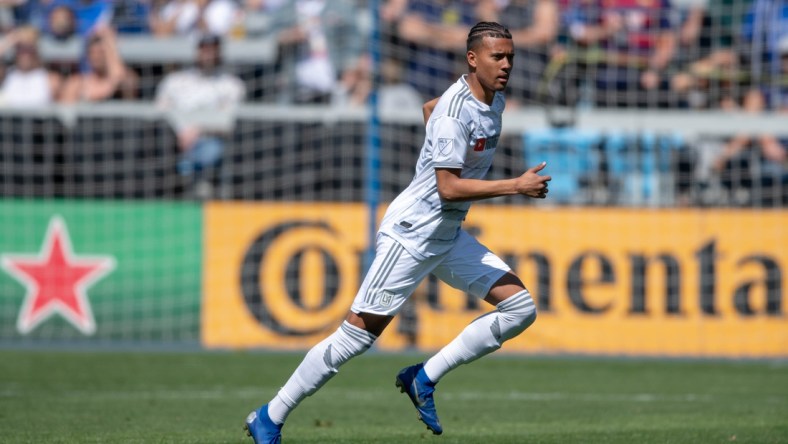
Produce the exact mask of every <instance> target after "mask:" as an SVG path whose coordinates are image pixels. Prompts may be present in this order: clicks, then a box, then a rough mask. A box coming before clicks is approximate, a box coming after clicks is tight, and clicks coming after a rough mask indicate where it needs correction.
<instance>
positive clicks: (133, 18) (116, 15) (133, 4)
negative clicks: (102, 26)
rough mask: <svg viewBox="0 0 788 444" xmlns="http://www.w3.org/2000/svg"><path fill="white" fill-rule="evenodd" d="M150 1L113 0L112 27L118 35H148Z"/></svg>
mask: <svg viewBox="0 0 788 444" xmlns="http://www.w3.org/2000/svg"><path fill="white" fill-rule="evenodd" d="M151 3H152V0H115V2H114V3H113V6H114V10H113V14H112V26H113V27H114V28H115V31H116V32H117V33H118V34H148V33H150V25H149V23H148V21H149V17H150V14H151Z"/></svg>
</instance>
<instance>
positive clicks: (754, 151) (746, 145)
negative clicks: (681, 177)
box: [714, 36, 788, 206]
mask: <svg viewBox="0 0 788 444" xmlns="http://www.w3.org/2000/svg"><path fill="white" fill-rule="evenodd" d="M777 50H778V53H779V55H780V72H779V74H781V75H783V76H784V78H788V36H786V37H784V38H783V39H782V40H781V41H780V42H779V43H778V47H777ZM744 109H745V110H746V111H747V112H751V113H761V112H763V111H764V110H767V109H769V110H771V111H773V112H777V113H782V114H788V84H785V83H783V84H781V85H779V86H778V87H777V88H774V87H772V86H771V85H765V86H763V87H762V88H761V89H752V90H751V91H750V92H749V93H748V94H747V96H746V97H745V99H744ZM714 169H715V170H716V171H717V172H719V173H720V174H721V176H722V182H723V185H725V186H726V187H728V188H730V189H732V190H733V191H736V189H737V188H742V187H743V188H748V189H750V194H751V196H750V199H751V200H752V201H753V203H755V204H756V205H763V206H775V205H777V206H781V205H783V204H786V203H788V138H785V137H782V138H779V137H776V136H775V135H773V134H761V135H749V134H742V135H739V136H736V137H734V138H733V139H732V140H731V141H729V142H728V143H727V144H726V145H725V147H724V149H723V150H722V152H721V153H720V155H719V157H718V158H717V159H716V161H715V163H714Z"/></svg>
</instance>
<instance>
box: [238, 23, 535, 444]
mask: <svg viewBox="0 0 788 444" xmlns="http://www.w3.org/2000/svg"><path fill="white" fill-rule="evenodd" d="M513 58H514V46H513V43H512V36H511V33H510V32H509V31H508V30H507V29H506V28H505V27H503V26H502V25H500V24H498V23H493V22H480V23H478V24H476V25H475V26H474V27H473V28H472V29H471V30H470V32H469V34H468V39H467V52H466V59H467V63H468V74H466V75H463V76H462V77H461V78H460V79H459V80H457V82H456V83H454V84H453V85H452V86H450V87H449V89H448V90H446V92H445V93H444V94H443V95H442V96H441V97H440V98H439V100H438V101H437V103H434V102H429V103H427V104H426V105H425V110H424V111H425V117H428V118H429V120H428V122H427V128H426V140H425V141H424V145H423V147H422V149H421V155H420V156H419V160H418V164H417V165H416V174H415V176H414V178H413V181H412V182H411V183H410V185H409V186H408V187H407V188H406V189H405V190H404V191H403V192H402V193H401V194H400V195H399V196H397V198H396V199H394V201H393V202H392V203H391V205H390V206H389V208H388V210H387V211H386V214H385V216H384V218H383V221H382V222H381V227H380V230H379V232H378V236H377V241H376V255H375V259H374V260H373V262H372V265H371V267H370V269H369V272H368V273H367V275H366V277H365V278H364V281H363V283H362V284H361V288H360V289H359V291H358V293H357V294H356V298H355V300H354V302H353V304H352V306H351V307H350V311H349V313H348V315H347V317H346V318H345V321H344V322H343V323H342V325H341V326H340V327H339V328H338V329H337V330H336V331H335V332H334V333H333V334H331V335H330V336H329V337H327V338H326V339H324V340H323V341H322V342H320V343H319V344H317V345H315V346H314V347H313V348H312V349H311V350H310V351H309V352H308V353H307V354H306V357H305V358H304V360H303V361H302V362H301V364H300V365H299V366H298V368H296V370H295V372H293V374H292V376H291V377H290V379H289V380H288V381H287V382H286V383H285V385H284V386H283V387H282V388H281V389H280V390H279V392H278V393H277V395H276V396H275V397H274V398H273V399H272V400H271V401H270V402H269V403H268V404H265V405H263V406H262V407H260V408H259V409H257V410H255V411H253V412H251V413H250V414H249V416H248V417H247V418H246V425H245V427H246V429H247V432H248V434H249V435H250V436H252V438H253V439H254V441H255V443H257V444H260V443H266V444H268V443H278V442H281V429H282V426H283V425H284V422H285V419H286V418H287V415H288V414H289V413H290V412H291V411H293V409H295V408H296V406H298V404H299V403H300V402H301V401H302V400H303V399H304V398H306V397H307V396H309V395H311V394H313V393H315V392H316V391H317V390H318V389H319V388H320V387H322V386H323V384H325V383H326V382H327V381H328V380H329V379H331V378H332V377H333V376H334V375H335V374H336V373H337V371H338V369H339V367H340V366H341V365H342V364H344V363H345V362H347V361H348V360H350V359H351V358H353V357H355V356H358V355H360V354H361V353H363V352H364V351H366V350H367V349H369V347H370V346H371V345H372V343H373V342H374V341H375V339H377V337H378V336H379V335H380V334H381V333H382V332H383V330H384V329H385V328H386V326H387V325H388V324H389V322H391V320H392V319H393V317H394V315H395V314H396V313H397V311H398V310H399V308H400V306H401V305H402V303H403V302H404V301H405V300H406V299H407V298H408V297H409V296H410V295H411V293H412V292H413V291H414V289H415V288H416V286H418V284H419V283H420V282H421V281H422V279H424V278H425V277H426V276H427V274H429V273H432V274H434V275H436V276H437V277H438V278H440V279H442V280H443V281H445V282H446V283H448V284H450V285H451V286H453V287H455V288H458V289H460V290H463V291H466V292H469V293H471V294H474V295H476V296H478V297H480V298H483V299H484V300H485V301H487V302H488V303H490V304H491V305H493V306H495V309H494V310H493V311H491V312H489V313H487V314H485V315H484V316H481V317H479V318H477V319H476V320H474V321H473V322H471V323H470V324H469V325H468V326H467V327H466V328H465V329H464V330H463V331H462V332H461V333H460V334H459V336H457V338H455V339H454V340H453V341H452V342H450V343H449V344H448V345H446V346H445V347H444V348H443V349H442V350H440V351H439V352H438V353H437V354H435V355H434V356H432V357H431V358H429V359H428V360H427V361H425V362H423V363H419V364H416V365H413V366H410V367H406V368H404V369H402V370H401V371H400V372H399V374H397V376H396V386H397V387H399V388H400V390H401V391H402V392H404V393H406V394H407V395H408V397H410V400H411V401H412V403H413V405H414V406H415V408H416V410H417V411H418V416H419V419H421V421H423V422H424V423H425V424H426V425H427V428H428V429H430V430H431V431H432V432H433V433H435V434H440V433H442V432H443V428H442V427H441V424H440V421H439V420H438V415H437V412H436V410H435V403H434V400H433V391H434V390H435V385H436V384H437V383H438V381H440V379H441V378H442V377H443V376H444V375H446V374H447V373H448V372H449V371H451V370H453V369H454V368H456V367H457V366H459V365H461V364H465V363H468V362H471V361H473V360H475V359H478V358H480V357H482V356H484V355H486V354H488V353H491V352H493V351H495V350H497V349H498V348H500V347H501V344H503V343H504V341H507V340H509V339H511V338H513V337H515V336H517V335H518V334H520V333H521V332H523V331H524V330H525V329H526V328H528V326H530V325H531V324H532V323H533V322H534V320H535V319H536V308H535V306H534V301H533V300H532V298H531V295H530V294H529V292H528V290H526V289H525V287H524V286H523V283H522V282H521V281H520V279H519V278H518V277H517V276H516V275H514V273H512V271H511V269H510V268H509V267H508V266H507V265H506V264H505V263H504V262H503V261H502V260H501V259H500V258H498V257H497V256H496V255H495V254H493V253H492V252H491V251H490V250H489V249H487V248H486V247H485V246H484V245H482V244H480V243H479V242H478V241H477V240H476V239H475V238H473V237H472V236H471V235H469V234H468V233H467V232H466V231H464V230H463V229H462V226H461V225H462V221H463V220H464V219H465V215H466V214H467V213H468V209H469V208H470V205H471V202H472V201H475V200H480V199H486V198H492V197H497V196H506V195H515V194H520V195H524V196H528V197H534V198H544V197H545V196H546V194H547V182H548V181H549V180H550V176H542V175H539V174H538V173H539V171H541V170H542V169H543V168H544V167H545V164H544V163H541V164H539V165H538V166H535V167H533V168H531V169H529V170H528V171H526V172H525V173H523V174H522V175H521V176H519V177H516V178H512V179H506V180H482V179H483V178H484V176H485V175H486V173H487V170H488V169H489V168H490V165H491V163H492V156H493V154H494V153H495V147H496V144H497V142H498V137H499V136H500V134H501V114H502V112H503V109H504V96H503V93H502V91H503V90H504V89H505V88H506V84H507V83H508V81H509V73H510V72H511V70H512V62H513ZM432 106H434V109H433V110H432V111H430V108H431V107H432Z"/></svg>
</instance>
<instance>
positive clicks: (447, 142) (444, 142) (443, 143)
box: [438, 138, 452, 155]
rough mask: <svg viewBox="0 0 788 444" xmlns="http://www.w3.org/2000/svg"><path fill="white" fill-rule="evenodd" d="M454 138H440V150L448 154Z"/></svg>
mask: <svg viewBox="0 0 788 444" xmlns="http://www.w3.org/2000/svg"><path fill="white" fill-rule="evenodd" d="M451 146H452V139H443V138H441V139H438V152H439V153H441V154H443V155H446V154H448V153H449V151H450V150H451Z"/></svg>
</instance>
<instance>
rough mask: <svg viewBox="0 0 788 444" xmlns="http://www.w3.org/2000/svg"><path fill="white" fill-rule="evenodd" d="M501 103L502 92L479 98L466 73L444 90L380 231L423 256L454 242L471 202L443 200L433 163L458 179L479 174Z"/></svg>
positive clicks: (491, 149) (495, 133) (496, 131)
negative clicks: (410, 177) (411, 170)
mask: <svg viewBox="0 0 788 444" xmlns="http://www.w3.org/2000/svg"><path fill="white" fill-rule="evenodd" d="M505 105H506V103H505V99H504V96H503V94H502V93H500V92H496V93H495V97H494V99H493V103H492V105H489V106H488V105H487V104H485V103H483V102H480V101H479V100H477V99H476V98H475V97H473V94H472V93H471V90H470V88H469V87H468V83H467V81H466V79H465V76H462V77H460V79H459V80H457V82H456V83H454V84H453V85H452V86H450V87H449V89H447V90H446V92H445V93H443V95H442V96H441V98H440V100H438V104H437V105H436V106H435V109H434V110H433V113H432V115H431V116H430V119H429V121H428V122H427V134H426V138H425V140H424V145H423V146H422V148H421V154H420V156H419V161H418V163H417V164H416V174H415V176H414V177H413V180H412V181H411V183H410V185H408V187H407V188H406V189H405V190H404V191H403V192H402V193H400V195H399V196H397V198H396V199H394V201H393V202H392V203H391V205H390V206H389V208H388V210H387V211H386V215H385V216H384V217H383V222H382V223H381V227H380V232H382V233H385V234H387V235H389V236H391V237H393V238H394V239H396V240H397V241H398V242H399V243H401V244H402V246H403V247H405V249H406V250H407V251H408V252H410V253H411V254H412V255H414V256H416V257H419V258H421V259H426V258H429V257H432V256H435V255H438V254H442V253H445V252H446V251H448V250H449V249H450V248H451V247H452V245H454V243H455V241H456V239H457V236H458V235H459V232H460V226H461V224H462V221H463V220H464V219H465V215H466V214H467V213H468V210H469V209H470V206H471V202H443V201H441V198H440V196H439V195H438V184H437V180H436V177H435V168H456V169H461V170H462V172H461V174H460V177H462V178H465V179H483V178H484V177H485V176H486V174H487V171H488V170H489V169H490V165H491V164H492V157H493V154H494V153H495V147H496V145H497V144H498V138H499V136H500V134H501V114H502V113H503V109H504V106H505Z"/></svg>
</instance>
